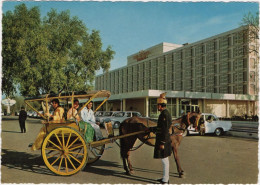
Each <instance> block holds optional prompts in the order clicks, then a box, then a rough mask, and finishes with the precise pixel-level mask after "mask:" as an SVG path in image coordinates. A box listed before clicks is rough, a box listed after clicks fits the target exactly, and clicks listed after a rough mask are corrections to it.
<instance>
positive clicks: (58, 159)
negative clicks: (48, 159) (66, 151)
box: [51, 156, 61, 166]
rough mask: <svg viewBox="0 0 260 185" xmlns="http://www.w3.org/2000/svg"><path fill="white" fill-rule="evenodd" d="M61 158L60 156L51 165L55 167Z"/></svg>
mask: <svg viewBox="0 0 260 185" xmlns="http://www.w3.org/2000/svg"><path fill="white" fill-rule="evenodd" d="M60 158H61V156H59V157H58V158H57V159H56V160H55V161H53V163H51V166H53V165H54V164H55V163H56V162H57V161H58V160H59V159H60Z"/></svg>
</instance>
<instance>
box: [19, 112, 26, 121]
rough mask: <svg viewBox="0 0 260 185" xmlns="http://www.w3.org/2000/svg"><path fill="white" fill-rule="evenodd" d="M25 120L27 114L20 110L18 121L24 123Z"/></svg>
mask: <svg viewBox="0 0 260 185" xmlns="http://www.w3.org/2000/svg"><path fill="white" fill-rule="evenodd" d="M26 118H27V113H26V111H25V110H21V111H20V113H19V121H25V120H26Z"/></svg>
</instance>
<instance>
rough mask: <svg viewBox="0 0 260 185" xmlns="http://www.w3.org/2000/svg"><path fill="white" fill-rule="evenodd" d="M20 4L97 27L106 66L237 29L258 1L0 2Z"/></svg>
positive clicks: (10, 7) (117, 65) (4, 7)
mask: <svg viewBox="0 0 260 185" xmlns="http://www.w3.org/2000/svg"><path fill="white" fill-rule="evenodd" d="M21 3H25V4H26V5H27V7H29V8H31V7H33V6H38V7H39V8H40V10H41V15H42V17H44V16H46V15H47V12H49V11H50V10H51V9H52V8H54V9H56V10H57V11H58V12H60V11H64V10H70V15H71V16H77V17H78V18H79V19H80V20H82V21H83V22H84V23H85V25H86V27H87V28H88V29H89V32H90V31H91V30H93V29H95V30H99V31H100V36H101V39H102V42H103V49H106V48H107V47H108V46H109V45H110V46H112V49H113V50H114V51H115V52H116V54H115V56H114V59H113V60H112V61H111V68H110V70H113V69H117V68H120V67H123V66H126V65H127V56H129V55H132V54H134V53H137V52H139V51H140V50H144V49H147V48H149V47H152V46H154V45H157V44H159V43H162V42H168V43H175V44H184V43H193V42H196V41H199V40H202V39H206V38H208V37H211V36H214V35H216V34H220V33H223V32H226V31H229V30H232V29H235V28H238V27H239V26H240V23H241V20H242V18H243V16H244V15H245V14H248V12H252V13H254V14H255V12H257V11H259V2H258V1H254V2H253V1H251V2H248V1H245V2H234V1H233V2H174V1H171V2H169V1H168V2H162V1H157V2H141V1H139V2H129V1H128V2H122V1H120V2H111V1H110V2H109V1H96V2H94V1H60V2H59V1H4V2H2V13H5V12H6V11H8V10H11V11H13V10H14V8H15V6H16V5H19V4H21ZM101 73H102V72H101V71H98V72H97V74H101Z"/></svg>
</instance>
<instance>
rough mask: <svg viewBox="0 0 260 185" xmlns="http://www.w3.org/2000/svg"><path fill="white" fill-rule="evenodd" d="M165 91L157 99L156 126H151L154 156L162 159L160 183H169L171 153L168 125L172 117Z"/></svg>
mask: <svg viewBox="0 0 260 185" xmlns="http://www.w3.org/2000/svg"><path fill="white" fill-rule="evenodd" d="M165 95H166V93H162V94H161V95H160V97H159V98H158V99H157V108H158V111H160V112H161V113H160V115H159V118H158V123H157V127H155V129H154V128H152V129H151V130H152V131H153V130H155V133H156V141H155V147H154V158H155V159H162V164H163V178H161V179H158V180H157V181H159V183H160V184H167V183H168V184H169V159H168V157H169V156H170V155H171V152H172V149H171V139H170V133H169V127H170V125H171V122H172V117H171V114H170V113H169V111H168V110H167V109H166V104H167V100H166V98H165Z"/></svg>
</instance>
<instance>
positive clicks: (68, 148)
mask: <svg viewBox="0 0 260 185" xmlns="http://www.w3.org/2000/svg"><path fill="white" fill-rule="evenodd" d="M78 139H79V137H77V138H76V139H75V140H74V141H73V142H72V143H71V144H70V146H68V149H69V148H70V147H71V146H72V145H73V144H74V143H75V142H76V141H77V140H78Z"/></svg>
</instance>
